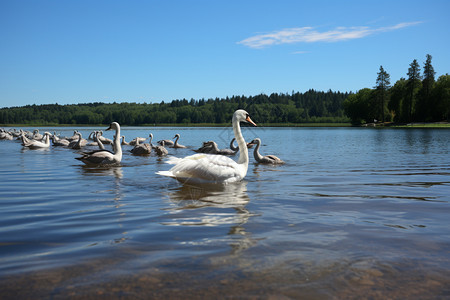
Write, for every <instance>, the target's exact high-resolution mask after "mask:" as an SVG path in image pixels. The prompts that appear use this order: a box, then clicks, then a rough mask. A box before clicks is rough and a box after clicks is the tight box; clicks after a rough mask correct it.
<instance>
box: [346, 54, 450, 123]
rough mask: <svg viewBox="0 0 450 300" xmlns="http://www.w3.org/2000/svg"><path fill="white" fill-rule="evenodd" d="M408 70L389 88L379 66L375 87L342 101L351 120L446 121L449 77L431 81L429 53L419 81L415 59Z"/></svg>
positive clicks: (383, 71)
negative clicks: (405, 74)
mask: <svg viewBox="0 0 450 300" xmlns="http://www.w3.org/2000/svg"><path fill="white" fill-rule="evenodd" d="M409 66H410V67H409V69H408V73H407V75H408V79H405V78H400V80H398V81H397V82H396V83H395V84H394V86H393V87H390V80H389V74H387V73H386V71H385V70H384V69H383V67H380V72H379V73H377V74H378V77H377V81H376V86H375V89H373V90H371V89H362V90H360V91H358V93H356V94H355V95H350V96H349V97H348V98H347V100H345V101H344V109H345V113H346V114H347V116H349V117H350V119H351V120H352V123H354V124H361V123H364V122H367V123H369V122H373V121H374V120H382V121H392V120H393V121H394V122H397V123H408V122H424V121H426V122H439V121H447V120H449V114H450V112H449V110H450V76H449V75H443V76H441V77H439V79H438V81H437V82H435V80H434V75H435V72H434V68H433V66H432V65H431V55H427V60H426V62H425V64H424V74H423V80H422V76H421V74H420V67H419V64H418V62H417V60H414V61H413V62H412V63H411V64H410V65H409Z"/></svg>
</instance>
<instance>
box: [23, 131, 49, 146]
mask: <svg viewBox="0 0 450 300" xmlns="http://www.w3.org/2000/svg"><path fill="white" fill-rule="evenodd" d="M51 135H52V134H51V133H50V132H45V133H44V135H43V141H36V140H29V139H27V138H26V137H25V135H22V145H23V146H25V147H28V148H30V149H41V148H48V147H50V136H51Z"/></svg>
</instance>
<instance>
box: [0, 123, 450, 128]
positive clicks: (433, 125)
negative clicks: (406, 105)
mask: <svg viewBox="0 0 450 300" xmlns="http://www.w3.org/2000/svg"><path fill="white" fill-rule="evenodd" d="M257 125H258V126H260V127H378V128H380V127H383V128H450V123H449V122H433V123H419V122H415V123H408V124H399V123H387V122H386V123H365V124H361V125H352V124H351V123H257ZM104 126H108V124H54V123H53V124H0V127H10V128H11V127H104ZM122 127H124V128H126V127H199V128H201V127H230V124H229V123H221V124H216V123H180V124H177V123H172V124H142V125H124V126H122Z"/></svg>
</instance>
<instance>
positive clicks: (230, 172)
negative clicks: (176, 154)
mask: <svg viewBox="0 0 450 300" xmlns="http://www.w3.org/2000/svg"><path fill="white" fill-rule="evenodd" d="M167 163H169V164H175V166H173V167H172V168H171V169H170V170H169V171H160V172H158V173H157V174H159V175H163V176H168V177H173V178H176V179H178V180H180V181H183V182H187V181H189V182H193V183H230V182H235V181H240V180H241V179H242V178H243V177H244V176H245V174H246V173H247V170H246V169H245V167H244V166H242V165H239V164H238V163H236V162H235V161H234V160H232V159H231V158H229V157H226V156H220V155H211V154H194V155H191V156H187V157H185V158H172V159H170V160H169V161H167Z"/></svg>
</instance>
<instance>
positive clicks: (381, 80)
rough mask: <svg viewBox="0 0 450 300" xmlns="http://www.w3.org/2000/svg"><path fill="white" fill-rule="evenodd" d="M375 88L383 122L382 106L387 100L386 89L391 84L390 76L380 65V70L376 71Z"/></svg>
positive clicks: (383, 106)
mask: <svg viewBox="0 0 450 300" xmlns="http://www.w3.org/2000/svg"><path fill="white" fill-rule="evenodd" d="M377 74H378V77H377V81H376V86H375V88H376V90H377V95H378V98H379V99H380V115H381V120H382V121H383V123H384V108H385V103H386V102H387V90H388V89H389V88H390V86H391V76H390V75H389V74H388V73H387V72H386V71H385V70H384V69H383V66H380V72H378V73H377Z"/></svg>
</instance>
